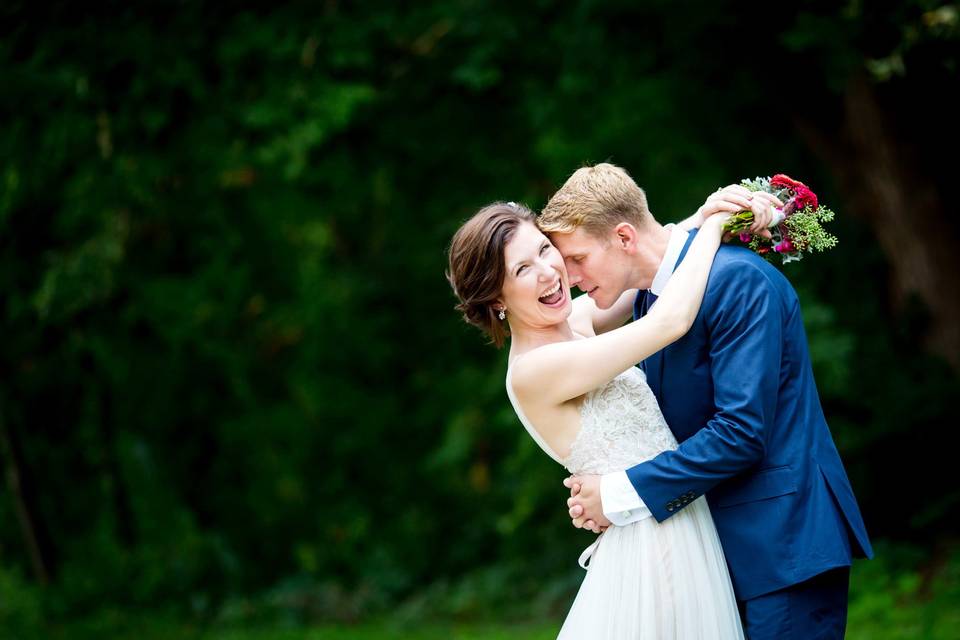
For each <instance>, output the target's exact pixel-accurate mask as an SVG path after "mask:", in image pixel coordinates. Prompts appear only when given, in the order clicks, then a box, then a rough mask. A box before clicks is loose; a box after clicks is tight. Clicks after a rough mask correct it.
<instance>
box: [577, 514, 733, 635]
mask: <svg viewBox="0 0 960 640" xmlns="http://www.w3.org/2000/svg"><path fill="white" fill-rule="evenodd" d="M588 566H589V568H588V570H587V576H586V578H584V581H583V583H582V584H581V585H580V591H579V592H578V593H577V597H576V600H574V603H573V606H572V607H571V609H570V613H569V614H568V615H567V619H566V620H565V621H564V623H563V628H562V629H561V630H560V635H559V638H561V639H563V640H572V639H577V640H583V639H590V640H594V639H596V640H628V639H629V640H633V639H637V638H644V639H646V638H649V639H650V640H670V639H671V638H676V639H678V640H695V639H698V640H705V639H708V638H709V639H711V640H714V639H715V640H732V639H739V638H743V630H742V628H741V626H740V616H739V613H738V611H737V602H736V599H735V598H734V595H733V587H732V586H731V583H730V576H729V574H728V572H727V563H726V561H725V560H724V557H723V549H722V548H721V546H720V539H719V538H718V537H717V530H716V528H715V527H714V525H713V518H711V517H710V509H709V507H708V506H707V502H706V499H705V498H702V497H701V498H699V499H697V500H696V501H694V502H692V503H691V504H690V505H688V506H687V507H686V508H684V509H683V510H682V511H680V513H677V514H676V515H674V516H672V517H670V518H668V519H667V520H665V521H664V522H662V523H658V522H657V521H656V520H654V519H653V518H646V519H644V520H641V521H639V522H635V523H633V524H630V525H627V526H625V527H610V528H609V529H607V531H606V532H604V533H603V534H602V536H601V538H600V540H599V542H598V544H597V547H596V549H595V551H594V552H593V556H592V557H591V558H590V561H589V565H588Z"/></svg>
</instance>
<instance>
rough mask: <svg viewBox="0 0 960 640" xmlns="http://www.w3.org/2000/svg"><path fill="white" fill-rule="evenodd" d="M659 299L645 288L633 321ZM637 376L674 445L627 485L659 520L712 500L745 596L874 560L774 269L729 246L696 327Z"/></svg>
mask: <svg viewBox="0 0 960 640" xmlns="http://www.w3.org/2000/svg"><path fill="white" fill-rule="evenodd" d="M695 234H696V232H695V231H694V232H692V233H690V237H689V238H688V240H687V243H686V245H685V246H684V248H683V252H682V253H681V254H680V258H679V260H678V261H677V264H679V263H680V262H681V261H682V260H683V257H684V256H685V255H686V252H687V249H688V248H689V246H690V242H691V241H692V240H693V237H694V235H695ZM655 300H656V296H654V295H653V294H652V293H649V292H646V291H642V292H640V294H639V295H638V296H637V300H636V303H635V306H634V317H635V318H639V317H642V316H643V315H644V314H645V313H646V312H647V310H648V309H649V308H650V305H651V304H653V302H654V301H655ZM641 366H642V368H643V369H644V371H645V373H646V375H647V382H648V383H649V384H650V387H651V388H652V389H653V392H654V394H656V396H657V400H658V401H659V402H660V408H661V410H662V411H663V415H664V416H665V417H666V420H667V424H669V425H670V429H671V430H672V431H673V433H674V435H676V437H677V441H678V442H679V443H680V446H679V448H677V449H676V450H675V451H665V452H663V453H661V454H660V455H658V456H657V457H656V458H654V459H652V460H649V461H647V462H644V463H642V464H639V465H637V466H635V467H633V468H631V469H629V470H627V477H629V478H630V481H631V483H632V484H633V486H634V488H636V490H637V493H638V494H639V495H640V497H641V498H642V499H643V501H644V502H645V503H646V505H647V506H648V507H649V508H650V510H651V512H652V513H653V516H654V517H655V518H656V519H657V520H658V521H663V520H665V519H666V518H669V517H670V516H671V515H673V514H675V513H677V512H678V511H680V510H681V509H682V508H683V507H684V506H685V505H687V504H689V503H690V502H692V501H693V500H695V499H696V498H697V497H699V496H701V495H704V494H705V495H706V496H707V500H708V502H709V504H710V509H711V512H712V514H713V519H714V522H715V523H716V526H717V532H718V533H719V535H720V540H721V542H722V544H723V549H724V554H725V555H726V558H727V563H728V564H729V566H730V574H731V577H732V579H733V583H734V589H735V590H736V593H737V597H738V598H739V599H741V600H748V599H750V598H754V597H756V596H759V595H762V594H765V593H769V592H771V591H775V590H778V589H782V588H784V587H787V586H790V585H793V584H797V583H799V582H802V581H804V580H807V579H808V578H811V577H813V576H815V575H817V574H819V573H822V572H824V571H826V570H828V569H831V568H835V567H842V566H849V565H850V564H851V562H852V559H853V557H854V556H867V557H872V555H873V550H872V549H871V547H870V540H869V538H868V537H867V532H866V529H865V527H864V524H863V518H862V517H861V515H860V509H859V507H858V506H857V501H856V498H854V495H853V489H852V488H851V487H850V481H849V480H848V479H847V474H846V472H845V471H844V468H843V463H842V462H841V461H840V455H839V454H838V453H837V448H836V445H834V443H833V438H832V437H831V435H830V430H829V428H828V427H827V422H826V419H825V418H824V415H823V410H822V409H821V407H820V398H819V397H818V395H817V388H816V385H815V383H814V380H813V369H812V367H811V365H810V355H809V353H808V349H807V338H806V334H805V332H804V328H803V321H802V319H801V316H800V304H799V301H798V299H797V294H796V292H795V291H794V290H793V287H792V286H791V285H790V283H789V282H788V281H787V279H786V278H785V277H784V276H783V274H781V273H780V272H779V271H778V270H777V269H776V268H774V267H773V266H771V265H770V264H768V263H767V262H766V261H765V260H763V259H762V258H760V257H759V256H757V255H756V254H754V253H753V252H751V251H749V250H747V249H745V248H743V247H735V246H729V245H725V246H722V247H721V248H720V250H719V251H718V252H717V257H716V259H715V260H714V263H713V267H712V269H711V272H710V278H709V280H708V282H707V290H706V294H705V296H704V300H703V305H702V306H701V308H700V312H699V314H698V315H697V318H696V320H695V321H694V324H693V327H692V328H691V330H690V331H689V332H688V333H687V335H685V336H684V337H683V338H681V339H680V340H678V341H676V342H675V343H673V344H672V345H670V346H668V347H667V348H665V349H664V350H663V351H660V352H659V353H656V354H654V355H652V356H650V357H649V358H647V359H646V360H644V361H643V363H642V364H641Z"/></svg>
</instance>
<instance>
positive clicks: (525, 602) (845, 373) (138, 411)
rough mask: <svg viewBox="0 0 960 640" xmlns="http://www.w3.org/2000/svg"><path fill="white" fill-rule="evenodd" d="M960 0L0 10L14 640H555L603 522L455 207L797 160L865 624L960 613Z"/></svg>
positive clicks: (804, 279) (659, 212)
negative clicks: (481, 276) (465, 286)
mask: <svg viewBox="0 0 960 640" xmlns="http://www.w3.org/2000/svg"><path fill="white" fill-rule="evenodd" d="M958 34H960V8H958V5H956V4H953V3H943V2H937V1H932V0H931V1H919V0H911V1H901V2H887V3H877V2H864V1H858V0H850V1H848V2H842V3H835V2H803V3H794V4H790V5H789V6H783V7H780V6H777V5H776V4H775V3H768V2H763V3H761V2H736V3H733V2H706V1H700V2H684V1H680V2H677V1H673V2H666V1H664V0H654V1H646V2H616V1H613V2H611V1H608V2H588V1H580V2H565V3H560V2H548V1H535V2H529V3H516V2H480V1H471V0H460V1H456V0H452V1H446V2H438V1H434V2H419V3H392V2H383V3H372V2H357V3H349V2H337V1H335V0H327V1H325V2H299V3H281V4H272V3H262V4H261V3H249V4H248V3H212V2H199V1H180V2H152V3H136V2H134V3H120V2H102V3H70V2H52V3H40V4H34V3H27V2H23V1H17V0H12V1H10V0H8V1H6V2H4V3H3V4H2V5H0V87H2V90H0V114H2V120H0V123H2V133H0V291H2V296H0V315H2V319H3V325H2V326H3V336H2V340H0V372H2V376H3V383H2V385H0V466H2V470H3V483H2V486H0V637H2V638H5V639H6V638H35V637H37V638H88V637H89V638H105V637H120V638H125V637H130V638H137V639H138V640H149V639H152V638H193V637H198V638H199V637H210V638H223V639H227V638H229V639H237V640H248V639H249V640H253V639H257V640H260V639H263V640H268V639H271V640H272V639H279V638H283V639H290V640H294V639H301V638H310V639H313V638H331V639H338V638H344V639H348V638H381V637H404V638H423V639H428V638H463V639H467V638H471V639H472V638H514V637H524V638H527V637H529V638H549V637H554V636H555V634H556V631H557V630H558V629H559V625H560V622H561V621H562V619H563V615H564V613H565V611H566V608H567V607H568V606H569V604H570V602H571V601H572V596H573V594H574V592H575V590H576V588H577V585H578V584H579V581H580V580H581V578H582V572H581V570H580V569H579V568H578V567H577V565H576V557H577V554H578V552H579V550H580V549H581V548H582V547H583V546H585V545H586V544H588V543H589V541H590V537H591V536H590V535H589V534H585V533H583V532H578V531H575V530H574V529H572V528H571V527H570V525H569V522H568V519H567V517H566V515H565V510H564V502H563V501H564V499H565V496H566V494H565V490H564V489H563V487H562V486H561V485H560V481H561V479H562V478H563V477H564V473H563V470H562V469H561V468H559V467H558V466H556V465H555V464H554V463H553V462H551V461H550V460H549V459H548V458H547V457H546V456H544V455H543V454H541V453H540V452H539V450H537V449H536V446H535V445H534V444H533V442H532V441H530V440H529V438H528V437H527V436H526V435H525V433H524V431H523V429H522V428H521V427H520V425H519V423H518V422H517V420H516V419H515V418H514V416H513V414H512V412H511V409H510V407H509V404H508V402H507V399H506V396H505V392H504V389H503V382H502V380H503V374H504V366H505V362H504V354H503V353H498V352H496V351H495V350H494V349H492V348H490V347H489V346H487V345H485V344H484V341H483V339H482V338H481V337H480V335H479V333H478V332H476V331H475V330H473V329H472V328H470V327H467V326H466V325H464V324H463V323H462V322H461V321H460V319H459V318H458V316H457V314H456V313H455V312H454V311H453V308H452V307H453V304H454V299H453V296H452V294H451V292H450V291H449V288H448V286H447V284H446V281H445V280H444V277H443V270H444V267H445V249H446V246H447V243H448V241H449V238H450V236H451V235H452V233H453V231H454V230H455V229H456V227H457V226H458V225H459V223H460V222H462V221H463V220H464V219H465V218H466V217H468V216H469V215H470V214H471V213H472V212H473V211H474V210H476V209H477V208H478V207H479V206H482V205H483V204H485V203H487V202H489V201H491V200H495V199H503V200H518V201H523V202H525V203H527V204H528V205H530V206H531V207H533V208H539V207H541V206H543V204H544V203H545V202H546V200H547V198H548V197H549V196H550V194H551V193H552V192H553V190H555V189H556V188H557V187H558V186H559V185H560V184H562V182H563V181H564V180H565V178H566V177H567V175H569V173H571V172H572V171H573V170H574V169H576V168H577V167H579V166H581V165H583V164H584V163H588V162H598V161H604V160H609V161H612V162H615V163H617V164H620V165H622V166H624V167H626V168H627V169H628V170H629V171H630V172H631V173H632V175H633V176H634V177H635V178H636V180H637V181H638V183H640V185H641V186H643V187H644V188H645V189H646V190H647V193H648V197H649V200H650V204H651V208H652V210H653V212H654V214H655V215H656V216H657V217H658V218H659V219H660V220H661V221H670V220H678V219H680V218H683V217H685V216H687V215H689V214H690V213H691V212H693V211H694V210H695V209H696V208H697V206H699V204H701V203H702V201H703V199H704V198H705V197H706V195H707V194H708V193H710V192H711V191H713V190H714V189H716V188H717V187H718V186H721V185H724V184H728V183H731V182H735V181H737V180H739V179H740V178H743V177H753V176H756V175H770V174H772V173H776V172H786V173H789V174H791V175H793V176H794V177H797V178H800V179H802V180H804V181H806V182H807V183H808V184H810V185H811V186H812V187H813V188H814V190H816V191H817V192H818V194H819V195H820V198H821V201H822V202H824V203H826V204H827V205H829V206H831V207H832V208H834V209H835V210H836V211H837V212H838V220H837V221H836V222H835V223H834V224H833V232H834V233H835V234H836V235H838V236H839V238H840V246H839V248H838V249H836V250H834V251H833V252H832V253H830V254H826V255H823V256H818V257H817V258H816V259H810V260H805V261H804V262H802V263H800V264H798V265H789V266H788V267H787V269H786V271H787V272H788V276H789V278H790V279H791V280H792V281H793V283H794V284H795V286H796V287H797V289H798V291H799V292H800V295H801V298H802V301H803V308H804V311H805V318H806V324H807V330H808V336H809V340H810V348H811V352H812V354H813V358H814V366H815V369H816V375H817V380H818V383H819V387H820V393H821V398H822V401H823V404H824V407H825V410H826V414H827V416H828V420H829V422H830V425H831V427H832V429H833V432H834V435H835V438H836V441H837V443H838V446H839V447H840V450H841V453H842V455H843V457H844V460H845V462H846V464H847V468H848V471H849V473H850V476H851V479H852V481H853V484H854V487H855V490H856V492H857V495H858V497H859V500H860V504H861V507H862V509H863V511H864V515H865V518H866V520H867V524H868V528H869V530H870V532H871V534H872V536H873V537H874V539H875V541H876V542H877V551H878V557H877V559H876V560H873V561H870V562H861V563H858V564H857V565H856V566H855V568H854V574H853V584H852V603H851V614H850V615H851V618H850V629H849V637H856V638H914V637H931V638H947V637H955V635H953V634H955V633H956V629H957V627H958V625H960V613H958V610H960V606H958V605H960V536H958V533H960V526H958V524H957V522H958V519H957V512H958V506H960V488H958V483H957V480H956V475H955V470H956V466H957V465H956V450H955V449H954V448H953V447H952V446H950V445H948V442H950V441H951V440H952V437H953V435H954V434H953V432H954V431H955V429H956V427H957V418H956V409H955V400H956V398H958V397H960V380H958V371H960V279H958V277H960V253H958V251H957V250H956V242H955V240H954V239H955V238H956V237H957V235H958V231H960V229H958V227H960V224H958V222H957V214H958V211H957V206H956V203H955V201H951V200H950V199H949V198H950V197H952V196H951V193H953V191H954V189H955V181H956V175H955V174H956V169H957V165H956V160H955V154H956V149H957V148H958V142H960V139H958V138H960V135H958V132H960V126H958V122H957V116H956V114H957V113H958V112H960V105H958V100H957V98H956V95H957V94H956V92H955V89H956V86H957V81H958V41H960V36H958Z"/></svg>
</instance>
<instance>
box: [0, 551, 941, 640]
mask: <svg viewBox="0 0 960 640" xmlns="http://www.w3.org/2000/svg"><path fill="white" fill-rule="evenodd" d="M876 550H877V558H876V559H874V560H872V561H861V562H858V563H856V564H855V565H854V568H853V573H852V577H851V591H850V611H849V618H848V625H847V638H848V639H849V640H868V639H869V640H901V639H903V640H906V639H912V638H925V639H930V640H947V639H950V640H952V639H953V638H957V637H960V635H958V630H960V545H958V544H956V543H953V544H951V545H948V546H944V547H943V548H942V549H940V550H939V551H938V550H933V551H931V550H923V549H919V548H916V547H911V546H905V545H899V546H896V545H889V544H882V543H881V544H878V545H877V549H876ZM12 593H14V594H15V593H16V592H12ZM7 595H8V596H9V595H11V592H10V591H9V590H8V591H7ZM5 605H10V602H9V600H8V601H7V602H6V603H4V602H0V639H2V640H39V639H40V638H42V639H43V640H94V639H96V640H380V639H390V638H403V639H404V640H507V639H508V638H509V639H511V640H512V639H514V638H524V639H527V640H545V639H547V638H555V637H556V633H557V631H558V630H559V628H560V624H561V623H562V616H557V617H556V618H555V619H554V618H551V619H549V620H547V619H540V620H533V621H530V622H527V623H514V624H508V623H501V624H495V623H491V622H443V621H436V620H434V621H423V622H420V621H417V622H412V623H409V622H408V623H403V622H400V621H399V620H389V619H388V620H381V621H377V622H369V623H365V624H357V625H311V626H296V625H294V624H292V623H291V624H284V623H282V622H277V623H274V624H270V623H264V622H257V623H248V624H244V623H239V622H238V623H231V624H229V625H227V624H221V625H213V626H203V625H200V624H198V623H196V622H190V621H185V620H183V619H177V618H172V617H164V616H163V615H162V614H160V613H158V612H155V611H148V612H144V613H143V614H142V615H139V614H137V613H135V612H131V611H129V610H126V611H121V610H111V609H104V610H101V611H99V612H96V613H92V614H91V615H90V616H89V617H87V618H85V619H83V620H77V621H72V622H69V623H62V624H56V623H47V624H42V623H40V624H37V622H38V620H39V619H38V618H36V617H34V616H31V619H32V620H33V621H34V622H33V623H30V624H27V625H17V624H14V625H13V626H11V625H10V624H9V623H10V622H11V621H14V619H15V616H14V617H10V616H9V615H4V606H5ZM9 613H10V612H9V611H7V614H9ZM489 615H490V616H492V619H496V611H491V612H490V613H489ZM18 629H19V630H18Z"/></svg>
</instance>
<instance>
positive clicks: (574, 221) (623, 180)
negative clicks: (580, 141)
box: [537, 162, 653, 237]
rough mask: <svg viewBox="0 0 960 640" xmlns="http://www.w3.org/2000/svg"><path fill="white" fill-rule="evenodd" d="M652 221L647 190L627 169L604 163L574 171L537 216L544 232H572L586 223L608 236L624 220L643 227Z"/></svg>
mask: <svg viewBox="0 0 960 640" xmlns="http://www.w3.org/2000/svg"><path fill="white" fill-rule="evenodd" d="M652 221H653V216H652V215H650V209H649V208H648V207H647V194H646V193H644V192H643V189H641V188H640V187H638V186H637V183H636V182H634V181H633V178H631V177H630V174H628V173H627V172H626V171H624V170H623V169H621V168H620V167H618V166H616V165H612V164H609V163H606V162H604V163H601V164H597V165H594V166H592V167H583V168H582V169H577V170H576V171H574V172H573V175H572V176H570V177H569V178H568V179H567V181H566V182H565V183H563V186H562V187H560V190H559V191H557V192H556V193H555V194H553V197H552V198H550V202H548V203H547V206H546V207H544V208H543V212H542V213H541V214H540V216H539V217H538V218H537V226H538V227H540V230H541V231H543V232H544V233H572V232H573V231H574V230H575V229H577V228H579V227H583V229H584V230H585V231H588V232H589V233H591V234H592V235H595V236H597V237H605V236H606V235H607V232H609V231H610V230H611V229H613V228H614V227H616V226H617V225H618V224H620V223H621V222H629V223H630V224H632V225H633V226H635V227H637V228H638V229H642V228H644V227H646V226H647V225H649V224H650V223H651V222H652Z"/></svg>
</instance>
